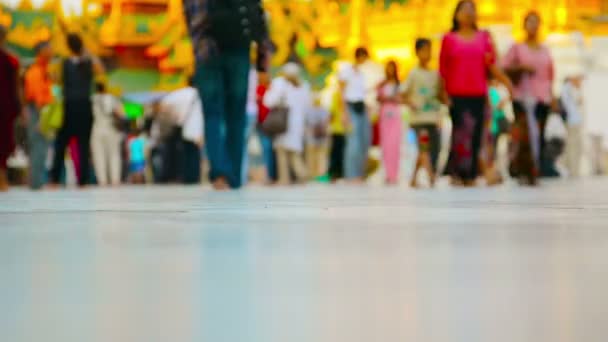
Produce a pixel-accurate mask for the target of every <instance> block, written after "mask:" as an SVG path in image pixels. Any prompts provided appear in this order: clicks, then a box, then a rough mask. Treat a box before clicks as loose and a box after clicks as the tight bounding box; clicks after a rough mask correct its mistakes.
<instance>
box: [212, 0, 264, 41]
mask: <svg viewBox="0 0 608 342" xmlns="http://www.w3.org/2000/svg"><path fill="white" fill-rule="evenodd" d="M209 1H210V2H209V13H208V15H209V16H208V18H209V31H208V32H209V34H210V35H211V37H213V38H214V39H215V41H216V42H217V44H218V45H219V46H220V47H222V48H241V47H249V45H250V44H251V42H252V41H256V42H259V41H261V40H262V39H264V38H265V36H266V34H267V28H266V21H265V18H264V8H263V7H262V3H261V0H209Z"/></svg>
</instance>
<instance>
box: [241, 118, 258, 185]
mask: <svg viewBox="0 0 608 342" xmlns="http://www.w3.org/2000/svg"><path fill="white" fill-rule="evenodd" d="M245 117H246V121H245V141H244V143H243V162H242V163H243V165H242V166H241V169H242V170H241V183H242V185H246V184H247V182H248V181H249V169H250V168H249V142H250V140H251V137H252V136H253V133H254V130H255V123H256V121H257V116H256V115H255V114H250V113H247V115H246V116H245Z"/></svg>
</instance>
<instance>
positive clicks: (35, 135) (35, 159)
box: [27, 104, 49, 190]
mask: <svg viewBox="0 0 608 342" xmlns="http://www.w3.org/2000/svg"><path fill="white" fill-rule="evenodd" d="M27 108H28V112H29V113H28V114H29V121H28V123H27V143H28V147H29V158H30V188H32V189H34V190H38V189H40V188H42V187H43V186H44V185H45V184H46V182H47V178H48V177H47V169H46V156H47V152H48V149H49V142H48V141H47V139H46V138H45V137H44V136H43V135H42V133H40V128H39V125H40V111H39V110H38V108H36V106H35V105H32V104H30V105H28V106H27Z"/></svg>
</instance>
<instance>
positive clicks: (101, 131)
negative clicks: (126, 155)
mask: <svg viewBox="0 0 608 342" xmlns="http://www.w3.org/2000/svg"><path fill="white" fill-rule="evenodd" d="M91 151H92V152H93V166H94V168H95V177H97V183H99V185H100V186H106V185H108V184H111V185H119V184H120V178H121V177H120V174H121V170H122V160H121V156H120V153H121V136H120V133H118V132H116V131H114V130H113V129H107V128H105V127H103V128H99V127H97V128H93V134H92V136H91Z"/></svg>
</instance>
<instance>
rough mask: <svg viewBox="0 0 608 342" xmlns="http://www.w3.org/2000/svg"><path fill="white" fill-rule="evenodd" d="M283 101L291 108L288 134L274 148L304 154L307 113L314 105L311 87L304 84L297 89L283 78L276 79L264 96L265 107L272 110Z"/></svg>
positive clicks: (280, 137)
mask: <svg viewBox="0 0 608 342" xmlns="http://www.w3.org/2000/svg"><path fill="white" fill-rule="evenodd" d="M283 101H284V103H286V104H287V107H289V119H288V120H287V132H285V134H282V135H280V136H278V137H277V138H276V139H275V140H274V146H275V147H281V148H284V149H287V150H289V151H292V152H302V150H303V149H304V135H305V133H306V113H307V112H308V111H309V109H310V107H311V105H312V102H311V94H310V87H309V85H308V84H306V83H302V84H300V86H299V87H296V86H294V85H293V84H292V83H291V82H289V81H287V80H286V79H285V78H283V77H277V78H275V79H274V80H273V81H272V83H271V84H270V88H268V91H267V92H266V95H264V105H266V106H267V107H268V108H272V107H276V106H277V105H279V104H280V103H281V102H283Z"/></svg>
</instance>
